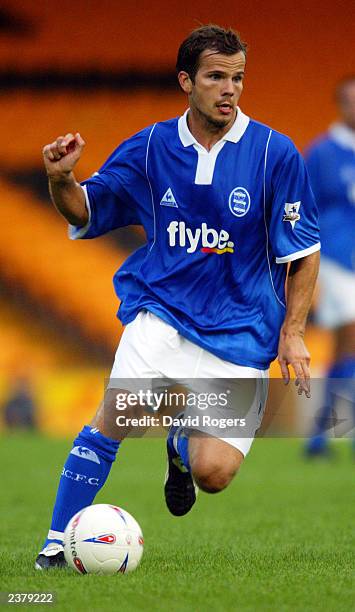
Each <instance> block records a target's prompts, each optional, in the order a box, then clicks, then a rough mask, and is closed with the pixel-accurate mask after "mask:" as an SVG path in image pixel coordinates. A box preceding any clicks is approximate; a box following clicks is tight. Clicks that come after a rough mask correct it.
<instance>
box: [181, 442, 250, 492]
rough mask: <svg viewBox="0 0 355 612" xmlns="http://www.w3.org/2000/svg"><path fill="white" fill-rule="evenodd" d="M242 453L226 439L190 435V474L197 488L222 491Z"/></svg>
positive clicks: (242, 457)
mask: <svg viewBox="0 0 355 612" xmlns="http://www.w3.org/2000/svg"><path fill="white" fill-rule="evenodd" d="M243 460H244V454H243V453H242V452H241V450H239V449H238V448H236V447H235V446H232V445H231V444H230V443H229V442H227V441H226V440H223V439H221V438H213V437H209V436H208V437H207V436H204V435H203V436H198V435H197V436H194V435H192V436H190V439H189V461H190V466H191V474H192V477H193V479H194V481H195V482H196V484H197V486H198V487H199V489H202V491H205V492H206V493H219V491H223V489H225V488H226V487H227V486H228V485H229V484H230V482H231V481H232V479H233V478H234V476H235V475H236V474H237V472H238V470H239V468H240V466H241V464H242V462H243Z"/></svg>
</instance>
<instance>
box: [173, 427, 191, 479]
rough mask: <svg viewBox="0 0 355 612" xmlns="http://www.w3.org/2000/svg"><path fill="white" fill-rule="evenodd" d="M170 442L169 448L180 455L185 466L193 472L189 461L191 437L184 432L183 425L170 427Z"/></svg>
mask: <svg viewBox="0 0 355 612" xmlns="http://www.w3.org/2000/svg"><path fill="white" fill-rule="evenodd" d="M168 444H169V448H170V449H171V450H172V451H175V453H176V454H177V455H179V456H180V458H181V461H182V462H183V464H184V466H185V467H186V468H187V469H188V470H189V472H191V467H190V462H189V439H188V437H187V436H186V434H185V433H184V429H183V427H182V426H181V425H180V426H179V427H173V428H171V429H170V431H169V435H168Z"/></svg>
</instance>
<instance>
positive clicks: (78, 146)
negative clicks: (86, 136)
mask: <svg viewBox="0 0 355 612" xmlns="http://www.w3.org/2000/svg"><path fill="white" fill-rule="evenodd" d="M84 146H85V141H84V140H83V139H82V137H81V136H80V134H79V133H78V132H77V133H76V134H75V135H73V134H67V135H66V136H59V137H58V138H57V139H56V140H55V141H54V142H52V143H51V144H48V145H46V146H45V147H43V159H44V165H45V168H46V171H47V174H48V176H50V177H53V178H54V177H58V176H59V177H60V176H63V175H66V174H70V172H72V170H73V168H74V166H75V164H76V163H77V161H78V160H79V159H80V157H81V153H82V151H83V148H84Z"/></svg>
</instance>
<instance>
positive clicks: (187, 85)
mask: <svg viewBox="0 0 355 612" xmlns="http://www.w3.org/2000/svg"><path fill="white" fill-rule="evenodd" d="M178 81H179V84H180V87H181V89H182V90H183V92H185V93H186V94H188V95H189V94H190V93H191V92H192V81H191V79H190V77H189V75H188V73H187V72H185V71H184V70H181V72H179V74H178Z"/></svg>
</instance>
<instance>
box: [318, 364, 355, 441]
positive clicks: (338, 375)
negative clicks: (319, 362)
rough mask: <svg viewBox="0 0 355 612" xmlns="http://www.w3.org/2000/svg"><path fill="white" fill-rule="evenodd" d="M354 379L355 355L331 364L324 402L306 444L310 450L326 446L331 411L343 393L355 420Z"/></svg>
mask: <svg viewBox="0 0 355 612" xmlns="http://www.w3.org/2000/svg"><path fill="white" fill-rule="evenodd" d="M354 379H355V357H352V356H347V357H344V358H342V359H340V360H339V361H336V362H335V363H334V364H333V365H332V366H331V368H330V370H329V372H328V375H327V380H326V385H325V394H324V404H323V407H322V408H321V410H320V411H319V414H318V415H317V417H316V423H315V428H314V431H313V433H312V437H311V440H310V441H309V445H308V448H309V449H310V450H311V451H312V450H314V451H317V450H322V449H324V448H325V447H326V435H327V430H328V429H329V428H331V426H332V422H333V416H335V415H334V412H333V411H334V408H335V406H336V403H337V400H338V397H342V396H344V395H345V396H346V397H348V398H349V401H350V402H351V404H352V409H353V414H354V420H355V397H354V395H355V394H354Z"/></svg>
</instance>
